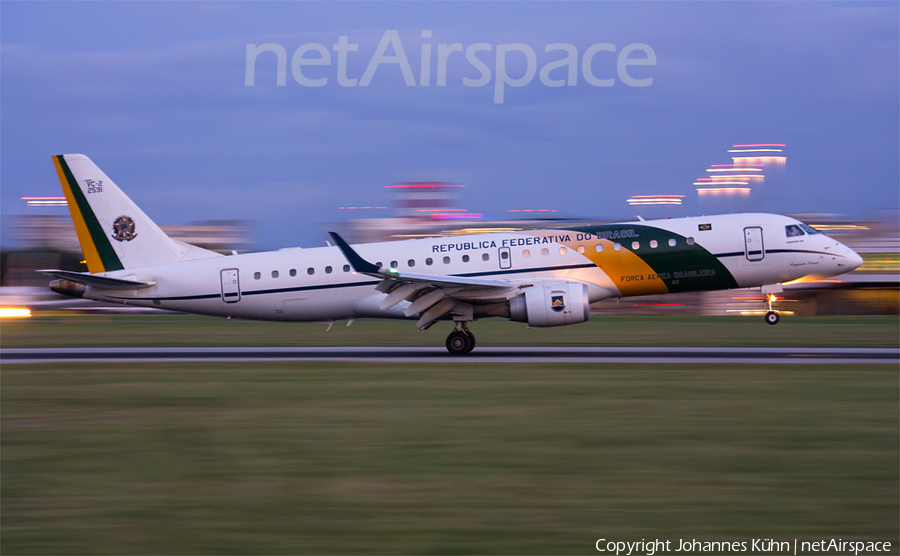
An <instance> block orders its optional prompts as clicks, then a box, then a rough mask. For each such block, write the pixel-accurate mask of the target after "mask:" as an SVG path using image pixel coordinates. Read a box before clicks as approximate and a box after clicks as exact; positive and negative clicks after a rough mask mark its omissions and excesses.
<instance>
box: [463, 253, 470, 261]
mask: <svg viewBox="0 0 900 556" xmlns="http://www.w3.org/2000/svg"><path fill="white" fill-rule="evenodd" d="M463 262H464V263H467V262H469V256H468V255H463Z"/></svg>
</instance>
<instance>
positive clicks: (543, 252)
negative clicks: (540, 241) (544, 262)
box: [541, 247, 550, 257]
mask: <svg viewBox="0 0 900 556" xmlns="http://www.w3.org/2000/svg"><path fill="white" fill-rule="evenodd" d="M549 254H550V250H549V249H547V248H546V247H544V248H543V249H541V256H542V257H546V256H548V255H549Z"/></svg>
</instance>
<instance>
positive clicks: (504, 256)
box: [500, 247, 512, 268]
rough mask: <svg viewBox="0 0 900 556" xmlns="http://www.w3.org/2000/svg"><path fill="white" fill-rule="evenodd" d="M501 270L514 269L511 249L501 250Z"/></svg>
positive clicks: (503, 248)
mask: <svg viewBox="0 0 900 556" xmlns="http://www.w3.org/2000/svg"><path fill="white" fill-rule="evenodd" d="M500 268H512V255H511V254H510V252H509V247H501V248H500Z"/></svg>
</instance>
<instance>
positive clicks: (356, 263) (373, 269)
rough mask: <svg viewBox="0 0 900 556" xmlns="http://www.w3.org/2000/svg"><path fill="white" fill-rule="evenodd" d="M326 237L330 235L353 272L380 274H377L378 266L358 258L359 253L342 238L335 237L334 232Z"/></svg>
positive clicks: (379, 268)
mask: <svg viewBox="0 0 900 556" xmlns="http://www.w3.org/2000/svg"><path fill="white" fill-rule="evenodd" d="M328 235H330V236H331V239H333V240H334V242H335V243H336V244H337V246H338V249H340V250H341V253H343V254H344V257H346V258H347V261H348V262H349V263H350V266H352V267H353V270H355V271H356V272H359V273H361V274H378V275H380V274H381V273H380V272H379V271H380V270H381V267H380V266H377V265H374V264H372V263H370V262H369V261H367V260H365V259H364V258H362V257H360V256H359V253H357V252H356V251H354V250H353V248H352V247H350V245H348V244H347V242H346V241H344V238H342V237H341V236H339V235H337V234H336V233H335V232H328Z"/></svg>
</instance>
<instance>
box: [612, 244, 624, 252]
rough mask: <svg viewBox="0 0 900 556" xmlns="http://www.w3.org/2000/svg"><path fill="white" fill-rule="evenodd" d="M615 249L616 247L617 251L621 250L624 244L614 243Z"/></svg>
mask: <svg viewBox="0 0 900 556" xmlns="http://www.w3.org/2000/svg"><path fill="white" fill-rule="evenodd" d="M613 249H615V250H616V251H619V250H620V249H622V244H621V243H616V244H615V245H613Z"/></svg>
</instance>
